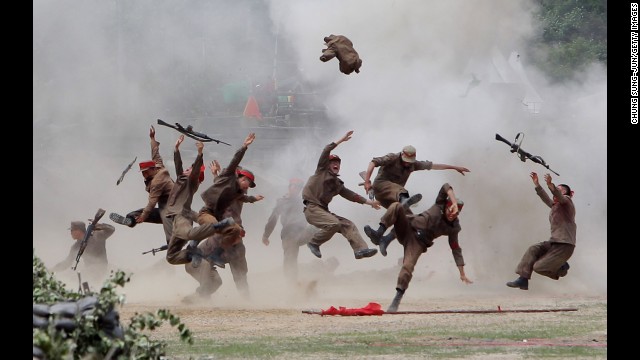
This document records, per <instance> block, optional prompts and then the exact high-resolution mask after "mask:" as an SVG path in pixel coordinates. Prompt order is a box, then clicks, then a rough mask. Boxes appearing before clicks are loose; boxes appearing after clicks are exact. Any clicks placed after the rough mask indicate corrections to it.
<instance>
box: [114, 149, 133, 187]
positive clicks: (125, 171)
mask: <svg viewBox="0 0 640 360" xmlns="http://www.w3.org/2000/svg"><path fill="white" fill-rule="evenodd" d="M136 160H138V157H137V156H136V157H135V158H134V159H133V161H132V162H131V163H130V164H129V165H127V167H126V168H125V169H124V171H123V172H122V175H120V178H119V179H118V182H116V185H120V183H121V182H122V179H124V175H125V174H126V173H127V172H128V171H129V170H131V167H132V166H133V164H134V163H135V162H136Z"/></svg>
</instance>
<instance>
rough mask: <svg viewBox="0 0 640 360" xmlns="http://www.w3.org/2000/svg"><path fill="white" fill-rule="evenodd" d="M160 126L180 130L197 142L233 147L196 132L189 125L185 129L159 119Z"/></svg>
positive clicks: (177, 124)
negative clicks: (213, 142) (212, 142)
mask: <svg viewBox="0 0 640 360" xmlns="http://www.w3.org/2000/svg"><path fill="white" fill-rule="evenodd" d="M158 125H164V126H167V127H170V128H172V129H175V130H178V132H180V133H181V134H184V135H185V136H188V137H190V138H192V139H195V140H198V141H202V142H211V141H215V142H216V143H218V144H220V143H222V144H225V145H229V146H231V144H229V143H226V142H224V141H221V140H216V139H212V138H210V137H209V136H208V135H207V134H203V133H200V132H197V131H194V130H193V127H192V126H191V125H189V126H187V127H186V128H185V127H184V126H182V125H180V124H179V123H176V124H175V125H171V124H169V123H167V122H165V121H162V120H160V119H158Z"/></svg>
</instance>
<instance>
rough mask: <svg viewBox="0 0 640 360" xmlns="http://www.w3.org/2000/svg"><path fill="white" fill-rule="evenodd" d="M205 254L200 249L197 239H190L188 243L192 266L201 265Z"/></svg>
mask: <svg viewBox="0 0 640 360" xmlns="http://www.w3.org/2000/svg"><path fill="white" fill-rule="evenodd" d="M203 257H204V254H203V253H202V250H200V249H198V243H197V242H196V241H195V240H189V243H188V244H187V258H188V259H189V260H190V261H191V266H193V268H194V269H196V268H197V267H198V266H200V263H201V262H202V258H203Z"/></svg>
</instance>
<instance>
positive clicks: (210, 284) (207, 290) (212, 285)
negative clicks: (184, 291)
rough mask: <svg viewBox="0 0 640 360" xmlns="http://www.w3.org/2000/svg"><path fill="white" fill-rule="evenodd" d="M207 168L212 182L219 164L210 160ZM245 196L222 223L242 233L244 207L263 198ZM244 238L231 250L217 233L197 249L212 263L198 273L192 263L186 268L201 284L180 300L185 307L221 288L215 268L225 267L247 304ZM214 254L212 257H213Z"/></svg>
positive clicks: (227, 213)
mask: <svg viewBox="0 0 640 360" xmlns="http://www.w3.org/2000/svg"><path fill="white" fill-rule="evenodd" d="M209 168H210V169H211V173H212V174H213V177H214V181H215V179H217V178H218V176H219V173H220V164H219V163H218V161H216V160H213V161H212V162H211V165H210V166H209ZM236 170H237V171H238V170H242V167H240V166H238V167H237V169H236ZM246 192H247V190H244V196H242V197H241V198H238V199H236V200H234V201H233V203H232V204H231V205H230V206H229V207H228V208H227V209H226V211H225V212H224V217H225V219H233V220H234V222H235V223H236V224H238V225H240V228H241V229H242V217H241V214H242V208H243V206H244V203H254V202H256V201H260V200H262V199H264V196H262V195H256V196H252V195H247V194H246ZM244 236H245V232H244V229H242V230H241V234H240V241H238V242H234V243H232V245H231V246H226V245H225V244H229V243H231V242H230V241H229V240H225V235H224V234H221V233H216V234H213V235H212V236H210V237H209V238H207V239H206V240H205V241H202V242H201V243H200V244H198V245H197V251H198V253H199V254H207V255H206V259H207V261H209V262H210V263H211V266H210V267H203V269H198V266H197V263H194V262H191V263H190V264H187V265H185V270H186V271H187V273H188V274H189V275H191V276H192V277H193V278H194V279H196V280H197V281H198V282H199V283H200V285H199V286H198V288H197V289H196V292H195V293H194V294H191V295H189V296H187V297H185V298H184V299H183V301H184V302H185V303H192V302H195V301H198V300H204V299H207V298H209V297H210V296H211V294H213V293H214V292H215V291H216V290H217V289H218V288H219V287H220V286H221V285H222V279H221V278H220V274H218V271H217V269H216V266H218V267H220V268H225V264H226V263H228V264H229V265H230V267H231V275H232V276H233V281H234V283H235V284H236V288H237V289H238V292H239V293H240V294H241V295H242V296H243V297H244V298H245V299H247V300H248V299H249V298H250V292H249V282H248V281H247V274H248V272H249V267H248V264H247V257H246V248H245V246H244V243H243V241H242V238H244ZM194 245H195V244H193V242H192V241H190V245H189V246H190V247H191V246H194ZM213 254H215V256H214V255H213ZM214 261H215V262H214Z"/></svg>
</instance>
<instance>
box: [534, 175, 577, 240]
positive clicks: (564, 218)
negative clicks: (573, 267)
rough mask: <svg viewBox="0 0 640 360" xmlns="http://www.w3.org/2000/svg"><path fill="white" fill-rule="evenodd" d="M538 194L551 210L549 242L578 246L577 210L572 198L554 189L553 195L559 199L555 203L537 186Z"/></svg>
mask: <svg viewBox="0 0 640 360" xmlns="http://www.w3.org/2000/svg"><path fill="white" fill-rule="evenodd" d="M535 189H536V193H537V194H538V196H539V197H540V199H542V202H544V203H545V204H547V206H548V207H550V208H551V212H550V213H549V223H550V224H551V238H550V239H549V241H551V242H556V243H566V244H571V245H574V246H575V245H576V229H577V226H576V208H575V206H574V205H573V200H571V197H570V196H566V195H562V193H561V192H560V190H558V189H557V188H555V189H553V191H552V193H553V195H554V196H555V197H556V198H557V199H558V202H557V203H555V204H554V203H553V199H551V198H550V197H549V195H547V192H546V191H544V189H543V188H542V187H541V186H536V188H535Z"/></svg>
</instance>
